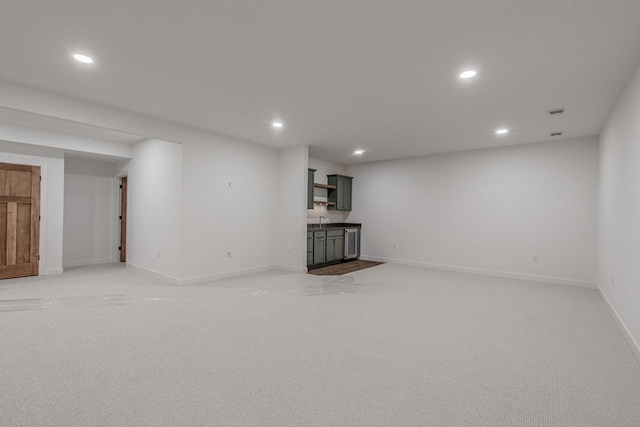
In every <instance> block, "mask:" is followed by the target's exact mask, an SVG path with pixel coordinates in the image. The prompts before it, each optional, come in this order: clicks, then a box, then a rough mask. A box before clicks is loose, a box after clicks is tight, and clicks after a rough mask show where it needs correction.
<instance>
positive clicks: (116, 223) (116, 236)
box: [112, 170, 131, 265]
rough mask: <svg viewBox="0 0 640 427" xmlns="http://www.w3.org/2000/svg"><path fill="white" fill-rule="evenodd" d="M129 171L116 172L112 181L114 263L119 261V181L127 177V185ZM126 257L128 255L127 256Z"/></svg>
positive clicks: (128, 231)
mask: <svg viewBox="0 0 640 427" xmlns="http://www.w3.org/2000/svg"><path fill="white" fill-rule="evenodd" d="M129 175H130V174H129V171H128V170H125V171H122V172H120V173H118V174H116V176H115V182H114V191H115V197H114V199H115V203H114V212H113V214H114V216H113V218H114V220H113V221H114V227H113V230H114V234H113V242H114V244H113V254H112V256H113V262H115V263H120V250H119V249H118V247H119V246H120V209H121V205H122V201H121V195H120V183H121V182H122V178H127V185H128V184H129ZM130 193H131V192H130V191H127V230H126V244H127V247H126V249H127V254H128V253H129V250H128V249H129V235H130V234H131V233H130V230H131V226H130V219H131V215H130V209H129V206H131V196H130ZM127 259H128V257H127ZM124 264H125V265H127V264H128V261H127V262H125V263H124Z"/></svg>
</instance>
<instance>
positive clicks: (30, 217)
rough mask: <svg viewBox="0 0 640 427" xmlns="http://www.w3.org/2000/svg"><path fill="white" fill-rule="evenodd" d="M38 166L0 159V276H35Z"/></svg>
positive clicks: (38, 224)
mask: <svg viewBox="0 0 640 427" xmlns="http://www.w3.org/2000/svg"><path fill="white" fill-rule="evenodd" d="M39 243H40V167H39V166H26V165H14V164H11V163H0V279H8V278H12V277H24V276H37V275H38V258H39V250H38V249H39Z"/></svg>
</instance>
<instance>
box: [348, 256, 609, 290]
mask: <svg viewBox="0 0 640 427" xmlns="http://www.w3.org/2000/svg"><path fill="white" fill-rule="evenodd" d="M360 259H362V260H365V261H376V262H387V263H390V264H399V265H409V266H412V267H426V268H433V269H436V270H447V271H457V272H460V273H472V274H480V275H483V276H493V277H504V278H507V279H518V280H528V281H531V282H541V283H553V284H558V285H569V286H579V287H582V288H592V289H596V288H597V286H596V284H595V283H594V282H586V281H582V280H574V279H564V278H561V277H547V276H536V275H532V274H522V273H512V272H508V271H496V270H485V269H481V268H473V267H460V266H457V265H446V264H435V263H429V262H420V261H406V260H400V259H391V258H380V257H372V256H368V255H362V256H360Z"/></svg>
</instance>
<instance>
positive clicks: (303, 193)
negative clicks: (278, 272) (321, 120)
mask: <svg viewBox="0 0 640 427" xmlns="http://www.w3.org/2000/svg"><path fill="white" fill-rule="evenodd" d="M278 154H279V156H278V157H279V167H278V187H277V200H278V205H277V210H278V214H277V219H278V221H277V227H276V228H275V231H276V233H275V236H274V237H273V239H274V240H273V241H274V242H276V246H275V247H274V248H273V249H275V250H276V251H277V258H276V262H277V264H278V265H279V266H280V267H281V268H287V269H290V270H293V271H300V272H304V271H306V269H307V249H306V248H307V221H306V213H307V208H306V207H307V166H308V158H309V149H308V147H306V146H300V147H290V148H283V149H281V150H280V151H279V153H278ZM273 249H272V250H273Z"/></svg>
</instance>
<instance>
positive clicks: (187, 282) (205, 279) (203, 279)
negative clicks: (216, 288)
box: [179, 265, 276, 285]
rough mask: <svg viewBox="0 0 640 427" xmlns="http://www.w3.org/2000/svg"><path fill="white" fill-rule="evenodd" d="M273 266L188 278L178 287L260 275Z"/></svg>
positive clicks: (273, 266)
mask: <svg viewBox="0 0 640 427" xmlns="http://www.w3.org/2000/svg"><path fill="white" fill-rule="evenodd" d="M274 268H276V266H275V265H262V266H259V267H251V268H245V269H242V270H233V271H225V272H224V273H215V274H208V275H206V276H198V277H190V278H188V279H182V280H180V283H179V284H180V285H195V284H198V283H206V282H212V281H214V280H221V279H229V278H231V277H238V276H244V275H246V274H253V273H262V272H264V271H268V270H273V269H274Z"/></svg>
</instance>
